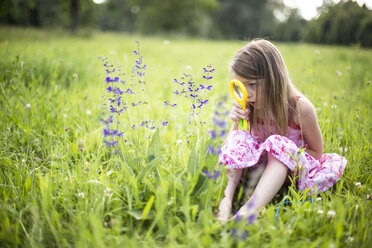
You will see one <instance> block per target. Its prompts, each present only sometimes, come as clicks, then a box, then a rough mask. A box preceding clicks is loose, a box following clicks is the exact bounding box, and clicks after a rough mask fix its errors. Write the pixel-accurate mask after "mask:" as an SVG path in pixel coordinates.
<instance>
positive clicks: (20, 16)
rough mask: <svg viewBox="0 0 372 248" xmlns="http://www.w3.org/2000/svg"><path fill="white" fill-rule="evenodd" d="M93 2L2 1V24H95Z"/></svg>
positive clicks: (41, 25) (60, 0) (73, 25)
mask: <svg viewBox="0 0 372 248" xmlns="http://www.w3.org/2000/svg"><path fill="white" fill-rule="evenodd" d="M95 12H96V11H95V4H94V3H93V1H92V0H70V1H65V0H0V23H3V24H10V25H22V26H35V27H63V28H68V27H70V28H71V29H72V30H76V29H77V28H78V27H79V24H81V25H82V26H87V25H91V24H92V23H94V22H95Z"/></svg>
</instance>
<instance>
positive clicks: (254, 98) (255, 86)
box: [234, 73, 261, 109]
mask: <svg viewBox="0 0 372 248" xmlns="http://www.w3.org/2000/svg"><path fill="white" fill-rule="evenodd" d="M234 78H235V79H238V80H239V81H240V82H242V83H243V84H244V86H245V88H246V89H247V107H248V105H251V106H252V107H254V108H256V109H260V105H261V102H260V100H261V97H260V94H257V92H260V80H257V79H246V78H244V77H241V76H239V75H237V74H235V73H234Z"/></svg>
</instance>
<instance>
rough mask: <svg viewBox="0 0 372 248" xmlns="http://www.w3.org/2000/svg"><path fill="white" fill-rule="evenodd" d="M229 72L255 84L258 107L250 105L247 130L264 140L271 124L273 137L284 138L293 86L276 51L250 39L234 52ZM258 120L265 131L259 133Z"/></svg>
mask: <svg viewBox="0 0 372 248" xmlns="http://www.w3.org/2000/svg"><path fill="white" fill-rule="evenodd" d="M231 69H232V70H233V72H234V73H236V74H238V75H239V76H241V77H243V78H246V79H248V80H249V79H251V80H258V81H259V84H258V85H259V87H256V98H257V96H260V99H261V101H260V108H259V109H256V108H253V107H252V106H250V110H251V113H250V115H249V121H250V125H251V131H252V130H255V131H256V132H257V133H258V134H259V136H260V138H261V139H266V138H267V137H268V136H269V135H270V125H274V127H275V132H276V134H280V135H283V136H285V135H286V133H287V127H288V123H289V121H290V120H293V115H294V107H293V101H294V92H293V91H294V87H293V85H292V83H291V81H290V79H289V75H288V71H287V68H286V65H285V63H284V60H283V58H282V56H281V54H280V52H279V51H278V49H277V48H276V47H275V46H274V45H273V44H272V43H271V42H269V41H267V40H262V39H259V40H253V41H251V42H250V43H248V44H247V45H245V46H244V47H243V48H241V49H240V50H239V51H238V52H237V54H236V55H235V57H234V59H233V61H232V63H231ZM256 104H257V103H256ZM258 118H259V119H261V120H262V121H263V124H264V126H265V131H266V132H263V131H264V130H259V128H258V125H257V119H258Z"/></svg>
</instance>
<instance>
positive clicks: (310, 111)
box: [294, 95, 317, 123]
mask: <svg viewBox="0 0 372 248" xmlns="http://www.w3.org/2000/svg"><path fill="white" fill-rule="evenodd" d="M298 111H299V112H300V113H299V115H300V118H301V119H303V120H313V121H316V120H317V116H316V110H315V107H314V105H313V104H312V103H311V102H310V100H309V99H307V98H306V97H305V96H303V95H301V97H300V98H299V99H298V100H297V109H296V115H295V117H294V120H295V122H296V123H298V122H299V120H298Z"/></svg>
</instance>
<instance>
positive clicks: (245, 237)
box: [240, 231, 248, 240]
mask: <svg viewBox="0 0 372 248" xmlns="http://www.w3.org/2000/svg"><path fill="white" fill-rule="evenodd" d="M247 237H248V232H247V231H244V232H243V233H242V235H241V236H240V238H241V239H242V240H246V239H247Z"/></svg>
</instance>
